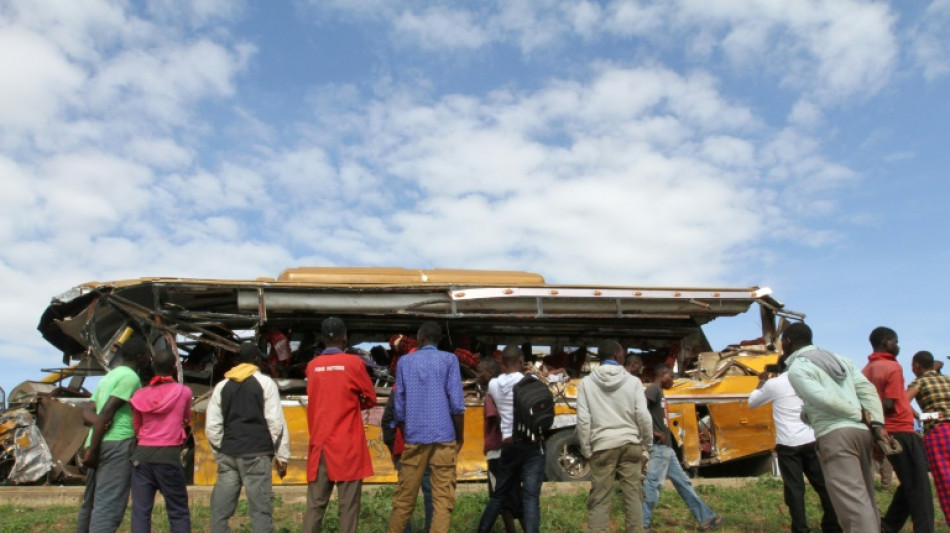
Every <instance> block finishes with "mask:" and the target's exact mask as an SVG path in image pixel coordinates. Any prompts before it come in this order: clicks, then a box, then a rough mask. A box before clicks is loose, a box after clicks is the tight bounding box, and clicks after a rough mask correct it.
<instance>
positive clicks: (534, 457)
mask: <svg viewBox="0 0 950 533" xmlns="http://www.w3.org/2000/svg"><path fill="white" fill-rule="evenodd" d="M523 368H524V352H523V351H522V349H521V348H520V347H518V346H515V345H513V344H512V345H508V346H506V347H505V349H504V350H503V351H502V353H501V371H502V372H503V373H502V375H500V376H498V377H497V378H495V379H493V380H491V381H489V382H488V395H489V396H490V397H491V399H492V402H494V404H495V407H497V409H498V416H499V417H500V419H501V420H500V421H501V442H502V445H501V457H499V459H498V461H499V462H498V470H497V473H496V476H495V483H496V485H495V491H494V492H493V493H492V495H491V497H490V498H489V499H488V504H487V505H486V506H485V510H484V511H483V512H482V518H481V520H479V523H478V532H479V533H487V532H489V531H491V530H492V527H493V526H494V525H495V520H496V519H497V518H498V514H499V513H500V512H501V510H502V508H503V507H504V503H505V500H506V499H507V498H509V497H510V495H511V493H512V492H517V491H518V488H519V486H520V488H521V527H522V529H524V531H525V533H537V532H538V531H539V530H540V527H541V484H542V483H543V482H544V451H543V446H544V441H543V440H542V439H540V438H538V439H537V440H527V439H519V438H512V436H513V434H514V429H515V428H514V426H515V424H514V422H515V404H514V394H515V393H514V389H515V386H516V385H517V384H518V383H520V382H521V380H522V379H524V377H525V376H524V374H522V372H521V370H522V369H523ZM530 379H536V378H535V377H534V376H532V377H531V378H530Z"/></svg>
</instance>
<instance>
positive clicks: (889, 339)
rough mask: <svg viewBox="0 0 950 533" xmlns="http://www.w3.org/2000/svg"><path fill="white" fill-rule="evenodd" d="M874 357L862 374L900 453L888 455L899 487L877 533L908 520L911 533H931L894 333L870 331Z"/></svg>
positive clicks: (929, 495) (922, 459)
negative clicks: (878, 403)
mask: <svg viewBox="0 0 950 533" xmlns="http://www.w3.org/2000/svg"><path fill="white" fill-rule="evenodd" d="M869 340H870V342H871V347H872V348H873V349H874V353H872V354H871V355H869V356H868V364H867V366H865V367H864V370H862V372H863V374H864V376H865V377H867V378H868V381H870V382H871V383H872V384H873V385H874V387H875V388H876V389H877V393H878V396H879V397H880V399H881V405H882V406H883V408H884V429H886V430H887V434H888V435H890V436H891V438H893V439H894V440H896V441H897V442H898V443H900V445H901V452H900V453H897V454H894V455H888V456H887V460H888V461H890V463H891V465H892V466H893V467H894V473H895V474H897V481H898V482H899V483H900V484H899V485H898V486H897V490H895V491H894V496H893V497H892V498H891V503H890V505H889V506H888V507H887V512H885V513H884V517H883V518H881V531H883V532H884V533H897V532H898V531H900V530H901V529H902V528H903V527H904V523H905V522H907V519H908V518H910V519H911V520H912V521H913V523H914V533H930V532H932V531H933V530H934V506H933V492H932V491H931V490H930V473H929V472H928V467H927V454H926V452H925V451H924V439H923V438H922V437H921V436H920V434H918V433H917V432H916V431H914V410H913V409H912V408H911V407H910V400H908V399H907V394H906V390H905V388H904V370H903V369H902V368H901V365H900V364H899V363H898V362H897V355H898V354H899V353H900V345H899V344H898V342H897V333H896V332H895V331H894V330H893V329H891V328H886V327H878V328H874V330H873V331H872V332H871V335H870V337H869Z"/></svg>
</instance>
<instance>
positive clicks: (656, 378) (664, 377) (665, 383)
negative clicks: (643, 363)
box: [653, 363, 673, 389]
mask: <svg viewBox="0 0 950 533" xmlns="http://www.w3.org/2000/svg"><path fill="white" fill-rule="evenodd" d="M653 382H654V383H656V384H657V385H659V386H660V387H661V388H664V389H668V388H670V387H672V386H673V367H671V366H670V365H668V364H666V363H660V364H658V365H656V366H655V367H653Z"/></svg>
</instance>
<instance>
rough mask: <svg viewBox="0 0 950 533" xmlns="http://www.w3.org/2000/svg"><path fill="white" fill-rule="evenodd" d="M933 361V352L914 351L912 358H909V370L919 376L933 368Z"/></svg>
mask: <svg viewBox="0 0 950 533" xmlns="http://www.w3.org/2000/svg"><path fill="white" fill-rule="evenodd" d="M935 363H936V361H934V354H932V353H930V352H928V351H926V350H921V351H919V352H917V353H915V354H914V357H913V359H911V361H910V370H911V372H913V373H914V375H915V376H917V377H920V376H922V375H924V372H927V371H928V370H934V366H935Z"/></svg>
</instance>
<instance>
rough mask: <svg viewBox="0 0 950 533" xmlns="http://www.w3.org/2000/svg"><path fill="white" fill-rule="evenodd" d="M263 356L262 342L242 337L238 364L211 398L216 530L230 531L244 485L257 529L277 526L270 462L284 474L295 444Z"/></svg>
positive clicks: (208, 431) (258, 532)
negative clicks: (257, 343)
mask: <svg viewBox="0 0 950 533" xmlns="http://www.w3.org/2000/svg"><path fill="white" fill-rule="evenodd" d="M262 358H263V354H262V353H261V350H260V348H258V347H257V346H255V345H254V344H253V343H251V342H244V343H242V344H241V347H240V351H239V352H238V355H237V363H238V365H237V366H235V367H234V368H232V369H231V370H229V371H228V372H227V373H226V374H225V375H224V377H225V378H226V379H225V380H224V381H222V382H221V383H218V384H217V385H216V386H215V388H214V392H213V393H212V394H211V402H210V403H209V404H208V411H207V414H206V422H205V435H206V436H207V437H208V444H210V445H211V450H212V451H213V452H214V455H215V460H216V461H217V462H218V479H217V481H215V483H214V490H212V491H211V531H212V532H213V533H229V532H230V531H231V528H230V527H229V526H228V520H229V519H230V518H231V516H232V515H234V509H235V508H236V507H237V503H238V497H239V496H240V495H241V486H242V485H243V486H244V493H245V495H246V496H247V505H248V508H249V510H250V514H251V526H252V527H253V529H254V533H269V532H271V531H274V520H273V513H274V501H273V494H274V493H273V489H272V485H271V473H270V471H271V463H274V468H276V470H277V474H278V475H279V476H280V477H281V478H283V477H284V476H285V475H286V474H287V461H288V460H289V459H290V444H289V440H288V435H287V424H286V422H285V421H284V411H283V409H282V408H281V406H280V393H279V391H278V390H277V384H276V383H274V380H272V379H271V378H270V377H268V376H265V375H264V374H262V373H261V371H260V367H258V366H257V365H258V363H259V361H261V359H262ZM275 455H276V457H277V461H276V462H274V457H275Z"/></svg>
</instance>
